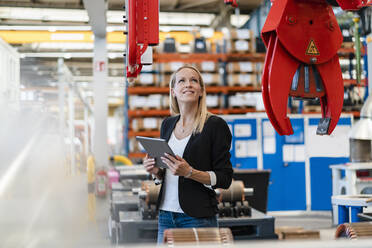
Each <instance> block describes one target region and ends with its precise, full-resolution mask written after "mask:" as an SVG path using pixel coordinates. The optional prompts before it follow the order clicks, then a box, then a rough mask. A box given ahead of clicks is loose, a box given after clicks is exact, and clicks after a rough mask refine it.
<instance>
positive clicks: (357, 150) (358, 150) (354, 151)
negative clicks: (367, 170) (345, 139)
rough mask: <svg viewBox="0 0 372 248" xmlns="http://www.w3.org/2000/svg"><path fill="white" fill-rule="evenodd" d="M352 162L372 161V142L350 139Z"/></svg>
mask: <svg viewBox="0 0 372 248" xmlns="http://www.w3.org/2000/svg"><path fill="white" fill-rule="evenodd" d="M350 161H351V162H370V161H372V149H371V140H360V139H350Z"/></svg>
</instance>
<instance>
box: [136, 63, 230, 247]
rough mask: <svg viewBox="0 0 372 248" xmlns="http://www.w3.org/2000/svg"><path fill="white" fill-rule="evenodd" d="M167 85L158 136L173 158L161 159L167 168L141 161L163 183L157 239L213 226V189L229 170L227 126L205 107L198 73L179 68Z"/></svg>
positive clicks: (225, 184)
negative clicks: (167, 232) (168, 111)
mask: <svg viewBox="0 0 372 248" xmlns="http://www.w3.org/2000/svg"><path fill="white" fill-rule="evenodd" d="M169 85H170V92H169V96H170V108H171V114H172V116H171V117H168V118H166V119H165V120H164V121H163V123H162V126H161V130H160V136H161V138H163V139H165V140H166V141H167V142H168V145H169V146H170V148H171V149H172V151H173V153H174V154H175V155H176V156H175V157H173V156H170V155H169V154H164V157H162V161H163V162H164V163H165V164H167V165H168V167H169V169H159V168H157V167H155V166H154V165H155V160H154V159H153V158H150V157H148V156H146V158H145V159H144V161H143V164H144V166H145V168H146V170H147V171H148V172H150V173H151V174H153V176H154V178H156V179H157V182H159V183H162V187H161V190H160V193H159V198H158V203H157V207H158V208H159V209H160V211H159V222H158V243H161V242H162V241H163V235H164V230H165V229H168V228H180V227H217V225H218V224H217V217H216V213H217V200H216V193H215V191H214V189H215V188H225V189H226V188H228V187H229V186H230V184H231V180H232V172H233V171H232V166H231V163H230V153H229V150H230V144H231V133H230V129H229V127H228V126H227V124H226V122H225V121H224V120H223V119H222V118H220V117H217V116H215V115H212V114H211V113H209V112H208V111H207V106H206V90H205V85H204V82H203V78H202V77H201V74H200V72H199V71H198V70H197V69H196V68H194V67H192V66H188V65H186V66H182V67H180V68H179V69H178V70H177V71H176V72H175V73H174V74H173V75H172V77H171V81H170V84H169ZM195 203H197V204H195Z"/></svg>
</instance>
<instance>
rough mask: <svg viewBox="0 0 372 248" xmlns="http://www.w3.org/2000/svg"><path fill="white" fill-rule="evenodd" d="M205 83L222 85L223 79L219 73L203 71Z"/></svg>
mask: <svg viewBox="0 0 372 248" xmlns="http://www.w3.org/2000/svg"><path fill="white" fill-rule="evenodd" d="M201 75H202V78H203V82H204V84H205V85H220V84H221V83H220V82H221V79H220V74H218V73H201Z"/></svg>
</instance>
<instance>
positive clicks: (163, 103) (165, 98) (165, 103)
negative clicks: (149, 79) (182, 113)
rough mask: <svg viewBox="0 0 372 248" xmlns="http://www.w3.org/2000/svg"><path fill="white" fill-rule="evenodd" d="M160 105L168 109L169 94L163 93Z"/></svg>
mask: <svg viewBox="0 0 372 248" xmlns="http://www.w3.org/2000/svg"><path fill="white" fill-rule="evenodd" d="M161 106H162V108H163V109H169V95H163V97H162V101H161Z"/></svg>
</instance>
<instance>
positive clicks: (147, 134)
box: [128, 130, 160, 138]
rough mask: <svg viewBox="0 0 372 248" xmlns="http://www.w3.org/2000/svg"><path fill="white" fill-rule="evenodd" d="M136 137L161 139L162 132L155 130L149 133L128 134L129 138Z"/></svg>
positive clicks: (130, 132)
mask: <svg viewBox="0 0 372 248" xmlns="http://www.w3.org/2000/svg"><path fill="white" fill-rule="evenodd" d="M136 136H147V137H159V136H160V131H158V130H155V131H152V130H149V131H137V132H135V131H129V132H128V137H129V138H131V137H136Z"/></svg>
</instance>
